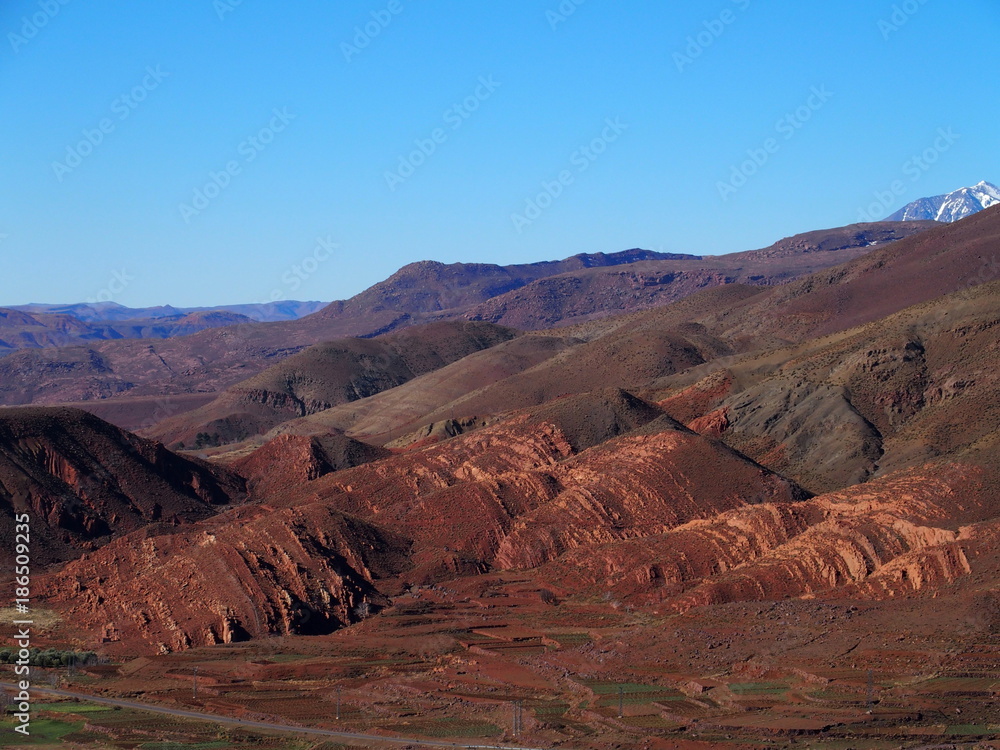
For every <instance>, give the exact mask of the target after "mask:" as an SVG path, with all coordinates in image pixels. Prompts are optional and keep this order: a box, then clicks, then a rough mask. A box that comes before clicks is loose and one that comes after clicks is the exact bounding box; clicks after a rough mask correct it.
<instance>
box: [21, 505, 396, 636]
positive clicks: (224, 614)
mask: <svg viewBox="0 0 1000 750" xmlns="http://www.w3.org/2000/svg"><path fill="white" fill-rule="evenodd" d="M406 551H407V544H406V542H405V541H403V540H402V539H400V538H398V537H396V536H394V535H392V534H390V533H388V532H385V531H382V530H379V529H377V528H375V527H373V526H371V525H368V524H365V523H363V522H360V521H358V520H356V519H351V518H348V517H345V516H343V515H341V514H338V513H336V512H333V511H330V510H328V509H326V508H323V507H319V506H310V507H305V508H299V509H286V510H282V511H275V510H274V509H273V508H270V509H269V508H266V507H259V506H258V507H247V508H242V509H238V510H234V511H231V512H229V513H226V514H224V515H223V516H219V517H218V518H216V519H212V520H210V521H205V522H202V523H200V524H197V525H195V526H192V527H190V528H189V529H187V530H174V531H167V530H164V529H157V528H155V527H154V528H149V529H146V530H144V531H140V532H136V533H134V534H131V535H129V536H127V537H123V538H122V539H119V540H117V541H115V542H113V543H111V544H109V545H107V546H105V547H104V548H102V549H101V550H99V551H97V552H94V553H92V554H88V555H86V556H84V557H82V558H81V559H79V560H76V561H74V562H72V563H70V564H68V565H66V566H65V567H64V568H63V569H62V570H61V571H59V572H58V573H56V574H54V575H51V576H47V577H44V578H42V579H40V581H39V586H38V590H39V594H40V596H41V597H42V598H44V600H45V601H46V603H47V605H49V606H54V607H57V608H59V609H60V610H61V611H62V612H63V613H64V615H65V616H67V617H69V618H71V619H72V621H73V622H74V623H76V625H77V626H78V627H80V628H82V629H85V630H87V631H89V632H92V633H113V634H114V636H113V637H114V638H115V639H117V640H119V641H121V645H120V648H122V649H124V650H125V651H126V652H127V651H128V650H130V649H131V650H133V652H134V651H136V650H138V651H148V650H154V651H159V652H168V651H177V650H183V649H186V648H190V647H192V646H201V645H212V644H214V643H219V642H230V641H234V640H245V639H248V638H256V637H263V636H267V635H274V634H282V633H304V634H309V633H328V632H331V631H333V630H335V629H337V628H340V627H343V626H344V625H346V624H349V623H351V622H355V621H357V620H358V619H361V617H362V616H363V615H364V614H365V613H366V612H367V611H369V610H371V611H374V610H375V609H377V608H378V607H380V606H384V605H385V604H386V603H387V600H386V599H385V597H383V596H382V595H381V594H379V593H378V591H377V590H376V589H375V587H374V586H373V580H374V579H375V578H376V577H379V576H386V575H390V574H393V573H395V572H398V571H399V570H401V569H402V568H403V567H404V566H405V564H406V563H405V560H406V557H405V556H406ZM363 602H367V603H368V607H367V608H359V605H361V604H362V603H363ZM110 648H112V649H114V648H115V647H114V646H110Z"/></svg>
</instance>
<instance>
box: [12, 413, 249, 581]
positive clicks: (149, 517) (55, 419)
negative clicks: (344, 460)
mask: <svg viewBox="0 0 1000 750" xmlns="http://www.w3.org/2000/svg"><path fill="white" fill-rule="evenodd" d="M244 494H245V493H244V489H243V480H242V479H241V478H240V477H238V476H236V475H234V474H231V473H230V472H228V471H226V470H224V469H221V468H218V467H214V466H210V465H208V464H205V463H203V462H200V461H194V460H190V459H187V458H182V457H180V456H177V455H175V454H173V453H171V452H170V451H168V450H166V449H165V448H164V447H163V446H162V445H160V444H159V443H154V442H152V441H149V440H144V439H142V438H139V437H136V436H135V435H132V434H131V433H128V432H125V431H123V430H120V429H119V428H117V427H114V426H113V425H110V424H108V423H107V422H103V421H101V420H100V419H98V418H97V417H94V416H92V415H90V414H88V413H86V412H83V411H79V410H75V409H64V408H37V407H28V408H14V409H0V509H2V511H0V524H2V528H0V537H2V538H4V539H13V514H14V513H15V512H28V513H30V514H31V526H32V528H31V533H32V538H33V540H34V541H33V543H32V551H33V556H34V558H35V559H36V560H37V562H38V563H42V564H44V563H50V562H53V561H56V560H65V559H68V558H71V557H75V556H77V555H79V554H80V552H82V551H86V550H92V549H95V548H97V547H98V546H100V545H102V544H105V543H107V542H108V541H110V540H111V539H112V538H114V537H117V536H120V535H121V534H123V533H126V532H129V531H133V530H135V529H138V528H141V527H143V526H145V525H146V524H149V523H154V522H163V523H168V524H185V523H191V522H194V521H197V520H199V519H203V518H207V517H209V516H211V515H214V514H215V513H216V512H218V511H219V509H221V508H224V507H226V506H229V505H231V504H233V503H237V502H241V501H242V500H243V498H244ZM9 551H10V550H9V549H8V550H5V551H4V554H5V555H6V554H8V553H9Z"/></svg>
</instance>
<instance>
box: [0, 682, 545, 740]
mask: <svg viewBox="0 0 1000 750" xmlns="http://www.w3.org/2000/svg"><path fill="white" fill-rule="evenodd" d="M0 688H6V689H7V690H13V691H15V692H17V685H15V684H13V683H11V682H0ZM31 693H32V695H33V696H35V695H57V696H59V697H61V698H79V699H80V700H82V701H88V702H89V703H99V704H101V705H104V706H120V707H121V708H134V709H136V710H139V711H149V712H150V713H154V714H163V715H165V716H176V717H178V718H182V719H196V720H199V721H210V722H212V723H214V724H228V725H231V726H237V727H248V728H251V729H267V730H270V731H272V732H289V733H292V734H300V735H308V736H310V737H333V738H335V739H341V740H354V741H356V742H381V743H392V744H396V745H419V746H421V747H451V748H456V747H457V748H465V750H546V749H545V748H538V747H523V746H517V745H466V744H463V743H460V742H434V741H433V740H422V739H418V738H416V737H384V736H382V735H378V734H358V733H354V732H335V731H333V730H332V729H314V728H311V727H296V726H291V725H289V724H272V723H270V722H266V721H250V720H249V719H234V718H232V717H229V716H216V715H215V714H208V713H202V712H200V711H185V710H183V709H180V708H167V707H166V706H153V705H149V704H147V703H137V702H135V701H123V700H118V699H117V698H104V697H102V696H98V695H90V694H88V693H74V692H71V691H69V690H56V689H55V688H41V687H35V686H34V685H32V687H31Z"/></svg>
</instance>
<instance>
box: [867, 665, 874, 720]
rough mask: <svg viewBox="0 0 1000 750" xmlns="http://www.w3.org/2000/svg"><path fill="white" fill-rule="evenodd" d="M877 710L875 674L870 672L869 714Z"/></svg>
mask: <svg viewBox="0 0 1000 750" xmlns="http://www.w3.org/2000/svg"><path fill="white" fill-rule="evenodd" d="M874 710H875V673H874V672H873V670H871V669H869V670H868V713H871V712H872V711H874Z"/></svg>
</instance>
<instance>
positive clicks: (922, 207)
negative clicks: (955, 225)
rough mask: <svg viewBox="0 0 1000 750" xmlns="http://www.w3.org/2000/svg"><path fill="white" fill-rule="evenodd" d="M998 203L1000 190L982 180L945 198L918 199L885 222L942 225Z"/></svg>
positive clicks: (942, 196)
mask: <svg viewBox="0 0 1000 750" xmlns="http://www.w3.org/2000/svg"><path fill="white" fill-rule="evenodd" d="M998 203H1000V188H998V187H997V186H996V185H994V184H992V183H990V182H986V181H985V180H984V181H982V182H980V183H979V184H978V185H974V186H972V187H964V188H959V189H958V190H955V191H953V192H951V193H948V194H946V195H936V196H934V197H933V198H920V199H918V200H915V201H913V202H912V203H909V204H907V205H905V206H903V207H902V208H901V209H899V210H898V211H897V212H896V213H894V214H893V215H892V216H890V217H889V218H888V219H886V221H942V222H947V223H951V222H955V221H958V220H959V219H964V218H965V217H967V216H972V214H975V213H979V212H980V211H982V210H983V209H984V208H989V207H990V206H995V205H996V204H998Z"/></svg>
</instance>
